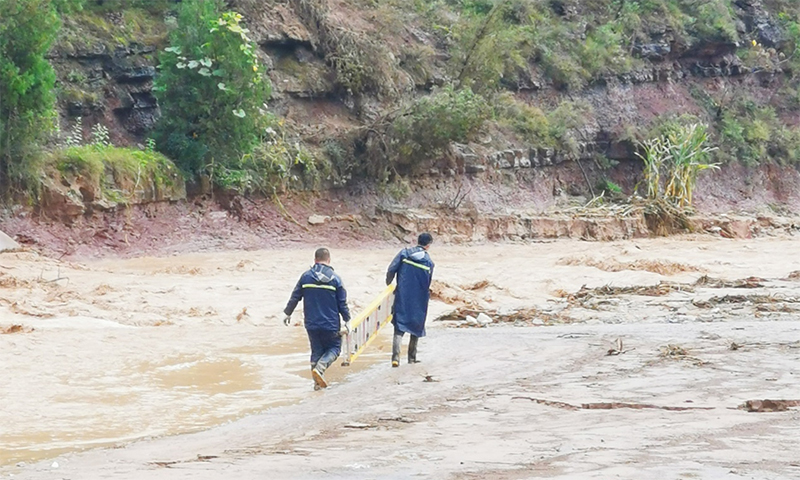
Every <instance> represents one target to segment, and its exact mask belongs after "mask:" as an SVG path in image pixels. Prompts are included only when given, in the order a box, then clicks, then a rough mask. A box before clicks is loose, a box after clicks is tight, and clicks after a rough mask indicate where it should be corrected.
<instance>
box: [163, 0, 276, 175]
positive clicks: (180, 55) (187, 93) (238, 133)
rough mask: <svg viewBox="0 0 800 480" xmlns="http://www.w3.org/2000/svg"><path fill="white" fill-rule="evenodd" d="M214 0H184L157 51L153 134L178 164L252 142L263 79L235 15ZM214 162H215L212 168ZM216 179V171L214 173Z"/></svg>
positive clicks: (225, 160)
mask: <svg viewBox="0 0 800 480" xmlns="http://www.w3.org/2000/svg"><path fill="white" fill-rule="evenodd" d="M222 6H223V4H222V2H221V1H219V0H209V1H204V0H185V1H184V2H182V3H181V6H180V8H179V14H178V28H176V30H175V31H174V32H172V34H171V36H170V45H171V46H170V47H168V48H166V49H165V50H164V51H163V52H162V53H161V55H160V61H161V66H160V68H161V73H160V75H159V77H158V78H157V82H156V86H155V88H154V91H155V92H156V95H157V97H158V99H159V103H160V105H161V112H162V116H161V119H160V120H159V122H158V124H157V126H156V130H155V133H154V135H153V138H154V139H155V140H156V144H157V147H158V149H159V150H160V151H162V152H164V153H165V154H167V155H168V156H170V157H171V158H174V159H175V160H176V162H177V164H178V165H179V166H180V167H181V168H182V169H183V170H185V171H187V172H189V173H192V174H196V173H200V172H206V171H207V170H208V166H209V165H211V164H212V163H213V164H214V165H215V166H216V171H217V172H220V171H224V168H226V167H227V166H228V165H234V164H235V163H236V162H239V161H240V160H241V158H242V157H243V156H244V155H247V154H249V153H251V152H252V151H253V149H254V148H255V147H256V146H257V145H258V144H259V143H260V141H261V137H262V135H263V132H264V128H265V127H266V126H267V125H268V122H269V120H268V118H267V116H266V115H265V112H264V111H263V108H265V107H264V105H265V102H266V101H267V100H268V99H269V95H270V85H269V82H268V81H267V80H266V79H265V78H264V77H263V72H262V70H263V69H262V68H261V66H260V65H259V63H258V60H257V56H256V51H257V49H258V46H257V45H256V44H255V43H254V42H253V41H252V40H251V39H250V38H249V37H248V35H247V34H248V31H247V30H246V29H245V28H244V27H242V25H241V22H242V17H241V15H239V14H238V13H235V12H222V10H221V9H222ZM220 167H221V168H220ZM214 180H216V178H214Z"/></svg>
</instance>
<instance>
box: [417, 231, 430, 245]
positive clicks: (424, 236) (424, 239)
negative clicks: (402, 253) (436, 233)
mask: <svg viewBox="0 0 800 480" xmlns="http://www.w3.org/2000/svg"><path fill="white" fill-rule="evenodd" d="M431 243H433V235H431V234H430V233H428V232H425V233H420V234H419V238H417V245H419V246H420V247H427V246H428V245H430V244H431Z"/></svg>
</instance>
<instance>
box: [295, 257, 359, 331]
mask: <svg viewBox="0 0 800 480" xmlns="http://www.w3.org/2000/svg"><path fill="white" fill-rule="evenodd" d="M300 300H303V315H304V317H305V326H306V329H308V330H327V331H331V332H333V331H336V332H338V331H339V316H340V315H341V318H342V319H343V320H344V321H345V322H349V321H350V309H349V308H347V291H346V290H345V289H344V284H343V283H342V279H341V278H340V277H339V275H336V273H334V271H333V267H331V266H329V265H324V264H321V263H317V264H315V265H314V266H313V267H311V269H310V270H308V271H306V272H305V273H303V275H302V276H300V280H298V282H297V285H296V286H295V287H294V291H292V296H291V298H289V303H288V304H287V305H286V309H284V311H283V313H285V314H286V315H291V314H292V312H294V309H295V308H297V304H298V303H300Z"/></svg>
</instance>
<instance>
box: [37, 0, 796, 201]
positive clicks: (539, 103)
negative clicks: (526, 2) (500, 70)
mask: <svg viewBox="0 0 800 480" xmlns="http://www.w3.org/2000/svg"><path fill="white" fill-rule="evenodd" d="M229 3H230V6H231V7H232V8H233V9H236V10H237V11H239V12H241V13H242V14H243V15H244V17H245V19H246V21H247V24H248V27H249V28H250V30H251V32H252V36H253V37H254V39H255V40H256V41H257V43H258V44H259V45H260V46H261V52H260V54H261V56H262V60H263V62H264V63H265V64H266V65H267V66H268V68H269V76H270V79H271V81H272V84H273V87H274V88H273V91H274V95H273V101H272V105H271V107H272V108H273V109H274V110H275V111H276V112H277V113H278V114H280V115H281V116H283V117H284V118H285V119H286V120H287V125H288V126H289V128H290V130H291V131H292V133H293V134H295V135H297V136H298V137H299V138H300V139H301V141H303V142H305V143H306V144H307V145H309V147H310V148H311V149H313V150H314V151H315V152H317V153H318V154H319V155H322V156H324V155H326V154H327V152H326V151H325V145H326V142H329V141H331V140H335V141H337V142H340V143H348V142H349V144H350V146H351V147H352V148H350V149H349V150H347V151H346V152H345V155H353V156H354V155H358V153H359V149H360V148H363V147H364V145H363V144H362V143H363V138H362V137H359V136H360V135H363V133H364V131H366V130H369V129H370V128H371V127H372V126H373V125H375V124H376V122H378V121H379V120H380V119H381V118H383V116H385V115H387V114H388V112H391V111H392V110H393V109H397V108H398V107H399V106H400V105H402V104H403V103H404V102H407V101H409V99H413V98H415V97H418V96H421V95H425V94H427V93H428V92H429V91H430V90H431V89H432V88H434V87H436V86H437V85H443V84H445V83H447V82H448V81H449V80H450V79H452V72H451V69H449V67H448V65H449V64H448V62H449V61H450V58H451V56H452V52H451V51H449V50H448V48H449V46H448V45H447V44H445V43H443V42H442V40H441V37H440V36H437V34H436V32H433V31H430V30H429V29H428V24H426V23H425V22H423V21H422V19H421V18H420V17H419V16H416V15H415V14H413V13H411V12H409V10H408V9H401V8H395V9H391V8H389V7H386V6H384V5H383V3H388V4H391V2H373V3H371V4H367V3H369V2H367V3H363V2H358V1H346V0H325V1H323V0H313V1H312V0H272V1H260V0H259V1H256V0H232V1H231V2H229ZM362 3H363V4H362ZM551 4H552V5H551V7H552V9H553V14H554V15H561V16H565V17H567V18H570V19H575V18H578V19H579V18H580V16H581V15H582V14H583V13H584V10H585V8H584V2H579V1H565V2H551ZM779 4H780V2H777V3H776V2H761V1H760V0H741V1H738V2H735V3H734V4H733V13H734V14H735V18H736V29H737V34H738V38H736V39H728V40H700V41H698V40H696V39H694V40H689V39H687V38H686V37H685V36H682V35H680V34H678V33H676V32H675V31H674V30H673V29H672V28H670V27H669V26H667V25H663V24H658V23H654V24H652V25H648V27H647V29H646V38H639V39H638V40H637V41H636V42H634V44H633V46H632V54H633V56H634V57H635V58H636V59H637V64H636V65H637V67H636V68H635V69H633V70H631V71H627V72H625V73H623V74H615V75H607V76H603V77H600V78H595V79H593V80H591V81H590V82H589V84H588V85H587V86H586V87H585V88H581V89H579V90H569V89H566V90H565V89H564V88H563V86H562V85H560V84H559V82H558V81H557V80H554V79H553V78H550V77H548V74H547V72H545V71H544V69H543V68H542V67H541V65H540V64H538V63H537V62H536V61H535V60H532V61H530V62H529V63H528V64H527V67H526V68H523V69H521V70H518V71H517V72H516V73H517V74H516V75H515V78H514V79H513V82H512V81H511V80H504V83H505V88H506V89H507V90H508V92H509V94H511V95H513V97H514V98H515V101H519V102H522V103H524V104H526V105H530V106H534V107H537V108H539V109H541V110H542V111H545V112H546V111H548V110H550V109H553V108H556V107H557V106H558V105H560V104H561V103H562V102H564V101H570V102H575V103H579V104H580V105H582V108H581V110H580V111H579V113H578V114H579V117H580V118H579V120H580V121H579V122H578V123H577V124H576V125H573V126H572V127H573V128H572V129H571V132H570V134H569V135H570V139H571V142H572V143H571V145H570V146H569V148H568V149H565V148H563V147H561V146H552V145H548V146H543V145H540V144H536V143H533V142H531V141H530V140H527V139H525V138H522V137H521V136H520V135H518V134H517V133H515V132H514V131H512V130H511V129H509V128H503V127H502V126H499V125H494V124H493V125H489V126H487V127H486V128H485V129H484V131H483V133H482V134H481V135H480V136H479V138H477V139H476V140H475V141H473V142H470V143H468V144H453V145H452V146H451V148H450V151H449V152H446V153H445V154H442V155H439V156H438V157H439V158H433V159H431V161H430V162H429V164H428V165H425V166H424V168H417V169H415V170H414V171H413V172H410V174H411V175H412V177H413V178H420V177H431V178H433V179H434V181H439V180H436V179H440V181H441V182H445V183H447V182H450V183H452V184H453V185H456V184H460V183H462V182H463V181H464V179H465V178H466V179H468V180H469V179H470V178H473V179H474V178H482V179H483V180H482V181H481V182H480V183H481V184H482V185H486V184H491V182H493V181H497V182H505V183H506V184H511V185H512V187H511V188H512V190H513V189H519V190H521V191H523V192H524V191H538V192H540V193H541V192H547V193H546V194H544V193H542V194H539V195H535V196H531V197H530V198H529V200H530V201H531V202H532V203H531V204H530V205H529V206H530V207H531V208H536V209H539V210H545V209H547V208H550V207H552V206H553V205H556V204H558V203H559V201H560V199H563V196H564V195H566V196H573V197H578V198H591V196H592V195H596V194H598V193H599V192H598V191H597V190H598V187H597V184H598V182H600V181H602V180H612V181H613V182H615V183H616V184H618V185H620V186H621V187H622V188H623V190H624V191H625V193H631V192H632V191H633V190H634V188H635V186H636V184H637V182H638V181H639V173H640V172H639V170H638V168H637V165H638V163H639V160H638V158H637V157H636V154H635V147H634V143H633V139H634V138H635V135H634V134H632V133H631V132H632V131H635V130H637V129H638V130H639V131H641V130H643V129H646V128H648V126H650V125H653V124H654V123H655V122H657V121H658V120H659V119H663V118H667V117H669V116H678V115H684V114H691V115H695V116H697V117H699V118H701V119H707V120H709V122H711V123H713V122H714V121H715V120H717V119H715V118H714V116H715V112H714V106H713V105H711V106H709V99H712V103H713V101H716V100H714V99H719V98H723V99H724V98H727V97H732V96H735V95H740V96H741V95H744V96H747V97H748V98H749V99H751V100H752V101H753V102H754V103H755V104H758V105H772V106H773V107H774V108H775V110H776V112H777V115H778V117H779V119H780V121H781V122H783V123H785V124H786V125H790V126H792V125H795V124H797V123H798V110H796V109H795V108H794V106H793V105H794V104H793V103H792V102H791V101H790V99H788V97H789V96H790V92H793V91H795V90H796V89H795V87H794V86H793V84H792V80H791V75H790V72H788V71H786V69H785V68H783V64H782V59H783V58H784V57H778V56H777V53H776V54H775V55H773V57H772V59H768V60H767V62H771V63H770V64H769V65H761V66H759V67H758V68H754V67H753V66H752V65H746V64H745V63H744V62H743V60H742V59H741V58H740V55H737V51H739V50H740V49H741V48H742V47H743V45H744V43H745V41H746V39H750V38H753V39H755V40H756V41H757V42H760V45H762V46H763V49H765V51H770V52H773V53H774V52H778V51H780V49H781V48H784V47H785V45H786V43H787V42H788V38H787V36H786V34H785V32H784V31H783V30H782V29H781V27H780V25H779V21H778V15H779V13H780V12H779V10H780V5H779ZM142 15H143V14H142V13H141V12H138V11H136V12H131V11H125V10H121V11H119V12H112V13H106V14H104V15H99V16H98V15H95V16H91V15H89V14H84V16H83V17H80V18H79V19H78V20H69V21H68V24H67V27H68V28H67V31H68V34H65V35H64V36H63V38H62V39H61V40H60V41H59V43H58V45H57V46H56V47H55V48H54V50H53V53H52V56H51V58H52V61H53V63H54V65H55V66H56V69H57V71H58V73H59V78H60V96H59V98H60V100H59V107H60V113H61V118H62V127H63V128H65V129H66V128H70V125H74V123H75V121H76V119H77V118H78V117H82V119H83V125H84V129H85V130H86V131H87V132H88V128H89V126H90V125H91V124H92V123H95V122H100V123H103V124H106V125H108V126H110V127H111V131H112V140H114V142H115V143H117V144H121V145H131V144H133V145H135V144H141V143H143V140H144V138H146V136H147V134H148V132H149V131H150V129H151V128H152V126H153V124H154V122H155V121H156V119H157V118H158V114H159V110H158V104H157V101H156V99H155V97H154V96H153V94H152V87H153V80H154V77H155V75H156V74H157V52H158V50H159V49H160V48H163V47H164V46H165V41H166V33H167V31H168V29H169V28H170V27H169V25H170V24H171V23H172V22H171V19H170V16H169V15H170V14H169V13H166V15H165V16H156V17H152V16H151V17H143V16H142ZM70 22H71V23H70ZM87 31H88V33H86V34H85V35H84V34H83V32H87ZM98 32H99V33H98ZM76 39H79V40H80V41H76ZM347 48H351V49H353V51H356V52H358V54H359V55H361V56H362V57H363V58H367V59H369V60H370V62H371V63H372V64H371V65H367V66H366V67H364V68H374V69H379V70H380V72H377V71H371V72H369V73H370V75H367V76H364V77H363V78H369V79H370V81H371V82H373V83H372V84H366V85H364V84H362V85H361V87H362V88H361V90H360V91H358V92H354V91H353V78H352V77H347V76H346V72H345V73H343V72H342V69H341V64H340V63H338V62H341V57H342V56H343V55H345V54H346V53H347V52H349V51H350V50H347ZM502 54H503V52H498V55H502ZM376 72H377V73H376ZM717 103H719V102H717ZM717 107H718V108H720V109H721V108H723V107H724V106H722V105H717ZM717 115H719V112H717ZM359 142H362V143H359ZM598 158H599V159H601V160H602V161H598ZM346 160H347V161H358V160H357V159H356V160H353V159H346ZM340 161H341V160H340ZM766 163H767V164H765V165H761V166H752V167H745V166H742V165H739V164H735V163H732V164H729V165H724V166H723V168H722V169H721V170H720V171H719V172H716V173H714V174H713V175H709V176H706V177H705V178H701V181H700V188H698V194H697V205H698V206H699V207H700V208H701V209H702V208H707V209H710V210H713V211H720V210H726V209H731V208H740V207H741V208H757V207H758V206H759V203H760V202H764V203H778V204H785V205H788V206H790V207H793V206H796V205H798V204H800V198H799V197H798V195H797V193H796V192H797V189H796V188H795V187H796V186H797V185H798V184H800V176H798V174H797V171H796V170H795V169H794V168H793V167H780V166H777V165H774V164H772V163H771V162H766ZM334 167H337V166H336V165H334ZM526 171H530V172H531V173H525V172H526ZM503 172H506V173H503ZM413 178H412V180H411V182H410V183H411V186H410V189H411V190H412V191H413V190H415V189H417V190H423V189H425V188H429V187H428V186H426V185H429V184H426V183H425V182H417V181H415V180H413ZM366 180H367V182H369V180H370V179H366ZM350 183H351V186H352V185H354V184H355V185H359V184H363V183H364V182H363V179H357V178H356V179H352V181H351V182H350ZM453 188H456V187H453ZM500 190H502V189H500ZM487 195H488V196H491V195H492V192H489V193H488V194H481V195H477V194H476V193H474V192H472V193H470V194H469V195H467V198H466V201H467V203H470V202H471V203H472V204H474V205H477V206H478V207H481V208H499V206H500V205H502V202H503V196H501V195H497V198H496V199H495V201H492V202H488V203H487V202H485V201H483V200H482V198H484V197H486V196H487ZM523 196H524V195H523ZM400 203H403V202H400ZM407 203H409V204H413V203H414V201H413V200H409V201H408V202H407ZM562 203H563V202H562Z"/></svg>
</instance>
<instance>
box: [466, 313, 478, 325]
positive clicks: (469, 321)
mask: <svg viewBox="0 0 800 480" xmlns="http://www.w3.org/2000/svg"><path fill="white" fill-rule="evenodd" d="M466 321H467V325H477V324H478V319H477V318H475V317H473V316H472V315H467V318H466Z"/></svg>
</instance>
